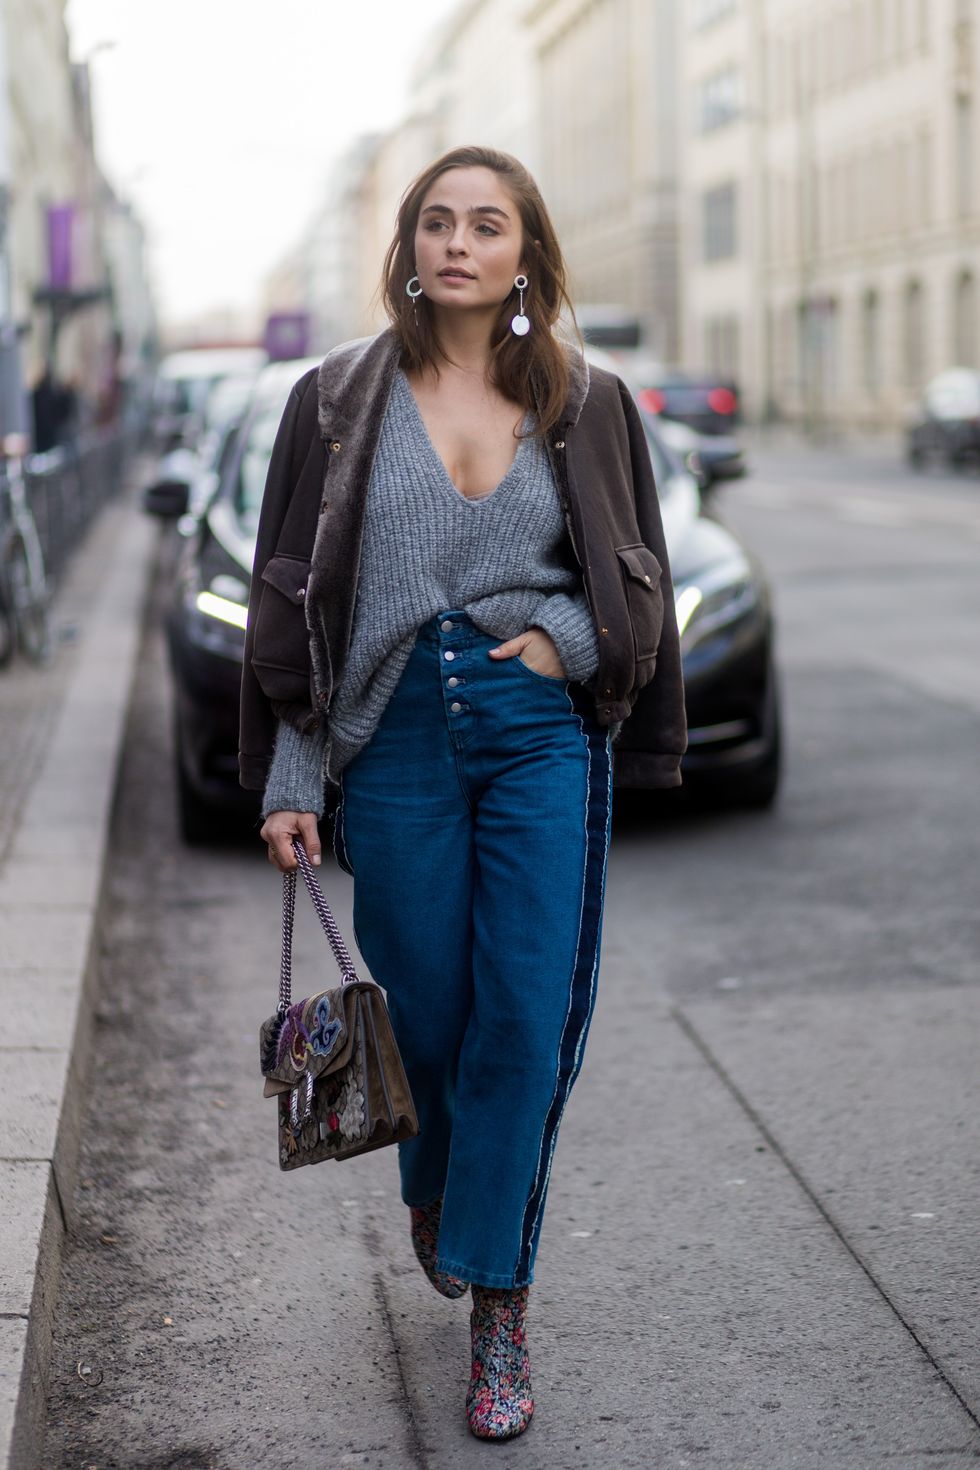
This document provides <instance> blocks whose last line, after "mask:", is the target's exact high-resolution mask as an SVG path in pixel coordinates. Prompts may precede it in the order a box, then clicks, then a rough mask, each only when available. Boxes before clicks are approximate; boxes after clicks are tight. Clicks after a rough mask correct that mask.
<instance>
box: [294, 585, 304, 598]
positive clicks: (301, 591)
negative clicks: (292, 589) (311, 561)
mask: <svg viewBox="0 0 980 1470" xmlns="http://www.w3.org/2000/svg"><path fill="white" fill-rule="evenodd" d="M296 596H297V597H305V596H306V588H305V587H297V588H296Z"/></svg>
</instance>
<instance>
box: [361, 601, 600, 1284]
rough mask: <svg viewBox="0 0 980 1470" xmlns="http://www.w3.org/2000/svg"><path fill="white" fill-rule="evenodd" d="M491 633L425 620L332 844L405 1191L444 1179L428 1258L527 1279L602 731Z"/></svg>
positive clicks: (553, 1123)
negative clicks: (388, 1052) (406, 1111)
mask: <svg viewBox="0 0 980 1470" xmlns="http://www.w3.org/2000/svg"><path fill="white" fill-rule="evenodd" d="M499 641H500V640H498V639H495V638H492V637H490V636H489V635H487V634H485V633H483V632H481V631H480V630H479V629H478V628H477V627H476V625H475V624H474V623H473V622H472V621H471V619H470V618H469V617H468V615H467V614H466V613H465V612H462V611H459V610H454V609H449V610H447V611H445V612H441V613H439V614H438V616H436V617H435V618H433V619H431V620H430V621H429V622H427V623H426V624H425V625H424V627H423V628H422V629H421V630H420V632H419V635H418V638H417V641H416V644H415V646H414V648H413V650H412V654H411V657H410V659H409V662H408V664H407V666H406V668H405V670H404V672H403V674H402V676H401V679H400V681H399V683H398V685H397V687H396V690H395V692H394V694H393V695H392V697H391V699H390V701H389V703H388V705H387V706H386V708H385V711H384V714H383V716H382V719H381V722H380V724H379V725H378V727H377V729H376V731H375V733H374V734H373V736H372V738H371V740H370V742H369V743H368V744H367V745H366V746H365V747H364V748H363V749H362V750H361V751H360V752H359V753H358V754H357V756H355V757H354V759H353V760H352V761H351V762H350V763H349V764H348V765H347V767H346V768H345V769H344V771H343V772H342V775H341V798H340V801H339V803H338V806H337V809H336V812H335V818H334V851H335V853H336V856H337V860H338V862H339V863H340V866H341V867H342V868H343V869H344V870H345V871H346V872H348V873H350V874H352V876H353V878H354V934H355V938H356V939H357V943H358V946H359V948H360V950H361V953H362V954H363V956H364V959H365V961H366V963H367V965H368V968H369V970H370V972H371V974H372V976H373V977H374V979H375V980H377V982H378V983H379V984H380V985H382V986H383V987H384V989H385V991H386V992H387V997H388V1005H389V1010H390V1013H391V1018H392V1025H393V1027H394V1030H395V1035H396V1038H397V1041H398V1045H399V1049H400V1051H401V1054H402V1058H403V1061H404V1063H405V1068H406V1072H407V1074H408V1080H409V1084H410V1086H411V1089H412V1094H413V1096H414V1099H415V1104H416V1107H417V1110H418V1115H419V1123H420V1133H419V1136H418V1137H417V1138H414V1139H411V1140H410V1141H408V1142H406V1143H403V1144H400V1145H399V1169H400V1175H401V1192H402V1198H403V1199H404V1201H405V1203H406V1204H409V1205H424V1204H427V1203H429V1202H430V1201H431V1200H433V1199H435V1198H436V1197H437V1196H439V1195H442V1196H443V1211H442V1223H441V1227H440V1232H439V1242H438V1261H437V1264H438V1267H439V1269H440V1270H442V1271H446V1272H449V1273H451V1274H452V1275H454V1276H459V1277H462V1278H463V1279H464V1280H467V1281H474V1282H477V1283H479V1284H480V1285H484V1286H503V1287H507V1286H520V1285H525V1284H526V1283H528V1282H530V1281H531V1280H532V1279H533V1275H534V1260H535V1255H536V1252H537V1246H538V1239H539V1235H540V1230H541V1221H542V1215H543V1211H544V1206H545V1197H546V1194H547V1190H548V1181H549V1177H550V1172H551V1163H552V1158H553V1155H554V1151H555V1143H556V1140H557V1136H558V1128H559V1124H560V1122H561V1118H562V1112H563V1110H564V1107H565V1104H566V1102H567V1100H568V1096H569V1093H570V1091H571V1088H572V1085H573V1083H574V1081H575V1079H576V1077H577V1076H578V1073H579V1070H580V1067H581V1064H582V1057H583V1050H584V1047H585V1042H586V1037H587V1035H588V1031H589V1025H590V1022H591V1019H592V1013H593V1007H594V1004H595V998H596V981H597V977H598V967H599V948H600V940H601V930H602V911H603V895H604V888H605V876H606V862H607V853H608V845H609V831H610V817H611V804H612V753H611V742H610V736H609V733H608V731H607V730H606V729H605V728H604V727H603V726H601V725H600V724H599V722H598V720H597V719H596V717H595V709H594V704H593V701H592V699H591V696H590V695H589V694H588V693H587V691H586V690H585V689H584V687H583V686H582V685H581V684H578V683H575V682H573V681H571V680H567V679H561V678H549V677H546V676H545V675H543V674H538V673H535V672H534V670H532V669H530V668H529V667H528V666H527V665H526V664H524V663H523V662H521V661H520V659H519V658H509V659H505V660H501V661H497V660H494V659H491V658H490V657H489V653H488V650H489V649H490V648H493V647H495V646H496V644H497V643H498V642H499Z"/></svg>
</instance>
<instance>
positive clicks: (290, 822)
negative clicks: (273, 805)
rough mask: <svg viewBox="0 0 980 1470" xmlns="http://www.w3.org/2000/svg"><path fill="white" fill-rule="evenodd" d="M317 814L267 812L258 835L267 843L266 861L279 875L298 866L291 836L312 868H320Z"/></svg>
mask: <svg viewBox="0 0 980 1470" xmlns="http://www.w3.org/2000/svg"><path fill="white" fill-rule="evenodd" d="M316 824H317V815H316V812H270V813H269V815H268V816H267V817H266V819H265V822H264V823H263V825H262V829H261V831H260V832H259V836H260V837H261V838H262V841H263V842H267V843H268V844H269V862H270V863H271V864H272V866H273V867H274V868H278V869H279V871H280V872H281V873H288V872H290V871H291V869H293V868H295V867H298V866H299V865H298V863H297V861H296V854H295V852H294V851H293V842H292V839H293V837H298V838H299V839H300V841H301V842H302V844H303V846H304V847H305V848H306V851H307V853H308V854H309V858H310V862H311V863H312V864H313V866H314V867H315V868H316V867H319V865H320V835H319V833H318V832H317V829H316Z"/></svg>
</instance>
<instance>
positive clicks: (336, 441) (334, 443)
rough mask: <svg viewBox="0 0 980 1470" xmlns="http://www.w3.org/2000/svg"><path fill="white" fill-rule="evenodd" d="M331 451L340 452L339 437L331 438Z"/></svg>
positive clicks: (333, 452)
mask: <svg viewBox="0 0 980 1470" xmlns="http://www.w3.org/2000/svg"><path fill="white" fill-rule="evenodd" d="M330 452H331V454H339V453H340V440H339V439H331V440H330Z"/></svg>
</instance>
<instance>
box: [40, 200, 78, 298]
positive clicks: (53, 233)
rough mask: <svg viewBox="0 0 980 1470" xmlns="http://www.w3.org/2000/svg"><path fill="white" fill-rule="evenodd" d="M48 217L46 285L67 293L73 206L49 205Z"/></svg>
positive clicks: (70, 269) (70, 261) (69, 285)
mask: <svg viewBox="0 0 980 1470" xmlns="http://www.w3.org/2000/svg"><path fill="white" fill-rule="evenodd" d="M47 216H48V285H49V286H51V287H52V288H54V289H55V290H60V291H68V290H70V289H71V284H72V248H71V246H72V228H73V226H74V222H75V206H74V204H51V205H49V206H48V210H47Z"/></svg>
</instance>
